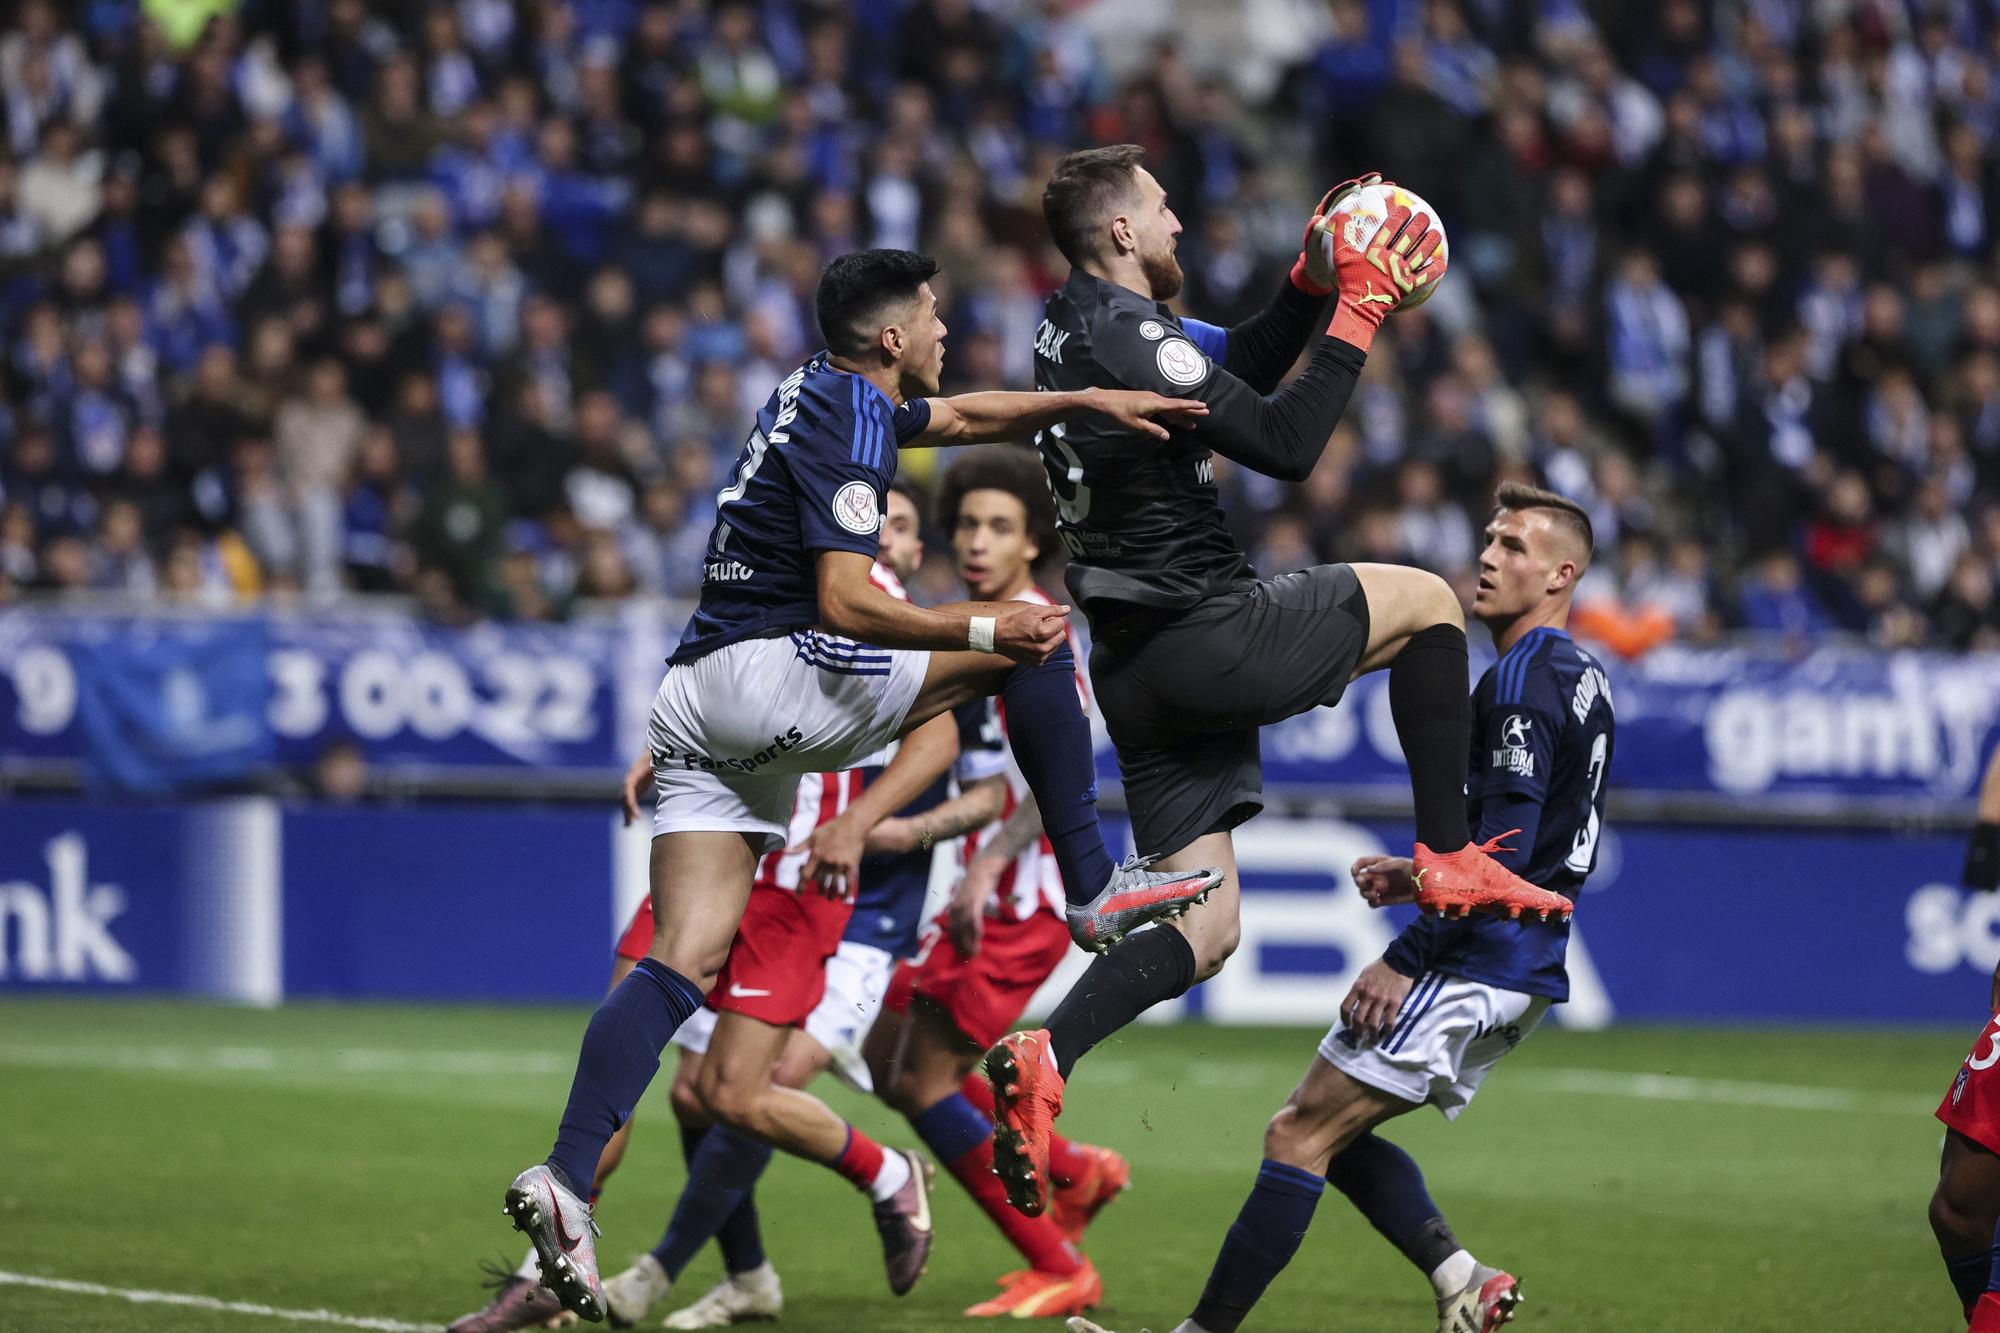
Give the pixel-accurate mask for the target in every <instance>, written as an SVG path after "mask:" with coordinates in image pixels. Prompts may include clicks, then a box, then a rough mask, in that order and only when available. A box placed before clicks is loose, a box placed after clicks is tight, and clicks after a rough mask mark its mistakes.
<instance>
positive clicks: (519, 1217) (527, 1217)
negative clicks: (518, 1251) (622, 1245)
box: [507, 1164, 604, 1324]
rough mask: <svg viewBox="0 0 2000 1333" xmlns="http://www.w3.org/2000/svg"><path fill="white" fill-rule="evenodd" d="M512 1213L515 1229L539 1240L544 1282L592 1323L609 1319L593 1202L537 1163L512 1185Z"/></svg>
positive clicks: (509, 1208) (509, 1212)
mask: <svg viewBox="0 0 2000 1333" xmlns="http://www.w3.org/2000/svg"><path fill="white" fill-rule="evenodd" d="M507 1216H508V1217H510V1218H512V1219H514V1229H515V1230H516V1231H519V1232H522V1233H524V1234H525V1235H526V1236H527V1237H528V1239H529V1240H531V1241H533V1242H534V1245H535V1254H536V1255H537V1256H538V1257H539V1258H540V1259H541V1263H542V1285H543V1286H545V1287H547V1288H548V1289H549V1290H550V1291H553V1292H554V1293H555V1294H556V1299H557V1300H559V1301H561V1302H562V1303H563V1308H564V1309H565V1310H574V1311H575V1312H576V1313H577V1314H580V1315H582V1316H583V1317H584V1318H585V1319H588V1320H589V1321H590V1322H591V1323H593V1324H594V1323H597V1322H599V1321H600V1320H602V1319H603V1318H604V1283H603V1282H602V1281H600V1280H599V1278H598V1276H597V1243H596V1241H595V1239H594V1237H595V1236H596V1234H597V1223H596V1222H595V1221H594V1220H593V1219H592V1218H591V1215H590V1205H589V1204H587V1203H585V1202H584V1201H583V1200H582V1199H579V1198H577V1197H576V1195H575V1194H574V1193H572V1192H571V1191H570V1190H569V1189H567V1188H566V1187H565V1186H564V1185H563V1184H562V1183H561V1182H560V1181H558V1180H557V1179H556V1175H555V1172H553V1171H551V1170H549V1168H548V1167H546V1166H543V1165H540V1164H537V1165H535V1166H531V1167H529V1168H528V1169H527V1170H526V1171H523V1172H522V1173H521V1174H520V1175H518V1176H515V1177H514V1183H513V1184H511V1185H509V1186H508V1187H507Z"/></svg>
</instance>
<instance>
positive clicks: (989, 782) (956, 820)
mask: <svg viewBox="0 0 2000 1333" xmlns="http://www.w3.org/2000/svg"><path fill="white" fill-rule="evenodd" d="M936 721H937V719H936V718H933V719H932V720H931V721H930V722H926V723H924V726H927V727H928V726H932V725H934V724H935V723H936ZM1006 807H1007V779H1006V778H1004V777H1001V776H999V775H997V774H996V775H994V776H993V777H990V778H981V779H980V780H979V781H977V782H974V783H970V784H968V785H967V786H966V788H965V790H964V791H962V792H960V793H959V794H958V795H956V796H954V797H952V798H951V799H950V800H948V801H940V802H939V803H938V804H936V805H934V806H932V807H931V808H930V809H928V810H926V811H924V812H923V813H922V814H920V815H908V816H902V815H899V816H897V817H895V818H893V819H885V820H883V821H882V822H881V823H879V824H877V825H876V826H875V828H874V830H873V831H872V832H870V833H869V835H868V854H869V855H870V856H873V855H875V854H877V853H891V854H894V853H899V852H914V851H924V850H927V849H929V848H930V847H932V846H935V845H936V844H937V843H940V842H949V841H951V840H952V839H953V838H956V837H959V836H961V835H962V834H966V833H970V832H972V831H973V830H974V829H980V828H985V827H986V826H987V825H988V824H991V823H992V822H993V821H994V820H996V819H998V818H999V817H1000V812H1001V811H1002V810H1004V809H1006Z"/></svg>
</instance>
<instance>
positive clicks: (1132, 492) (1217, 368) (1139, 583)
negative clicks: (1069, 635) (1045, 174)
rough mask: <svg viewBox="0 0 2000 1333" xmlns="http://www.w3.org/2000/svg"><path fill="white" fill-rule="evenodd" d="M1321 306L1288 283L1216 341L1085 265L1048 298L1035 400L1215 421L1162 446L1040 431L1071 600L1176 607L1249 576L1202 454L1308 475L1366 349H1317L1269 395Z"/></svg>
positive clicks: (1091, 429)
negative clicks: (1161, 397) (1082, 400)
mask: <svg viewBox="0 0 2000 1333" xmlns="http://www.w3.org/2000/svg"><path fill="white" fill-rule="evenodd" d="M1321 305H1322V302H1321V300H1320V299H1319V298H1316V297H1311V296H1307V295H1306V294H1304V293H1301V292H1298V291H1297V290H1296V289H1295V288H1292V287H1291V286H1290V284H1289V283H1288V284H1286V285H1285V287H1284V288H1283V289H1281V291H1280V292H1279V295H1278V297H1277V299H1276V300H1275V301H1273V303H1272V305H1271V306H1270V308H1268V309H1267V310H1266V311H1265V312H1263V313H1262V314H1260V315H1258V316H1256V317H1254V318H1253V319H1251V320H1249V321H1246V323H1245V324H1243V325H1241V326H1239V327H1237V328H1235V329H1230V330H1226V331H1225V330H1223V329H1219V328H1216V327H1215V326H1213V325H1209V324H1203V323H1201V322H1200V321H1199V320H1192V319H1190V320H1182V319H1181V318H1179V317H1178V316H1176V315H1175V314H1174V313H1173V311H1171V310H1169V309H1168V308H1167V307H1166V306H1165V305H1162V304H1161V303H1159V302H1157V301H1154V300H1151V299H1149V298H1148V297H1145V296H1142V295H1140V294H1139V293H1138V292H1135V291H1132V290H1130V289H1129V288H1126V287H1121V286H1119V285H1117V284H1116V283H1111V282H1106V281H1104V280H1103V279H1101V278H1098V277H1095V276H1093V275H1091V274H1089V273H1086V272H1084V271H1083V270H1082V269H1072V270H1071V271H1070V276H1069V280H1068V281H1067V282H1065V283H1064V284H1063V285H1062V287H1061V288H1060V289H1058V290H1057V291H1056V293H1055V294H1054V295H1053V296H1051V297H1050V298H1049V301H1048V306H1047V308H1046V310H1045V312H1044V314H1045V318H1044V319H1043V321H1042V325H1041V328H1040V330H1039V332H1038V333H1037V334H1036V337H1035V387H1036V388H1038V389H1043V390H1054V391H1060V390H1075V389H1086V388H1092V387H1101V388H1107V389H1150V390H1152V391H1154V392H1155V393H1161V394H1166V395H1168V396H1170V397H1177V398H1198V399H1201V400H1203V401H1205V402H1207V403H1208V404H1209V416H1207V417H1205V418H1202V419H1200V420H1199V421H1197V422H1196V423H1195V424H1194V425H1192V426H1189V427H1185V428H1177V429H1174V430H1173V433H1172V437H1171V438H1170V439H1167V440H1164V441H1162V440H1159V439H1156V438H1154V437H1152V436H1149V435H1142V434H1140V433H1139V432H1137V431H1131V430H1125V429H1123V428H1121V427H1119V426H1117V425H1116V424H1114V423H1113V422H1112V421H1111V420H1110V419H1109V418H1106V417H1102V416H1097V415H1088V416H1084V417H1080V418H1077V419H1076V420H1073V421H1070V422H1068V423H1066V424H1063V425H1058V426H1053V427H1050V428H1049V429H1047V430H1044V431H1041V432H1039V433H1038V434H1037V435H1036V437H1035V443H1036V446H1037V447H1038V448H1039V449H1040V450H1041V454H1042V463H1043V465H1044V466H1045V467H1046V468H1047V469H1048V474H1049V488H1050V489H1051V490H1052V491H1053V492H1054V493H1055V501H1056V516H1057V521H1058V527H1059V528H1060V530H1061V533H1062V538H1063V542H1064V544H1065V545H1067V546H1068V547H1069V553H1070V566H1069V574H1068V582H1069V589H1070V593H1071V595H1072V596H1073V597H1074V598H1075V599H1076V602H1077V604H1078V605H1079V606H1081V607H1083V609H1084V610H1085V612H1086V613H1087V614H1095V613H1096V612H1097V611H1098V610H1100V609H1102V608H1104V607H1105V605H1106V604H1119V605H1126V606H1139V607H1155V608H1163V609H1179V608H1185V607H1189V606H1192V605H1194V604H1195V603H1197V602H1199V601H1201V600H1202V599H1203V598H1205V597H1208V596H1211V595H1213V594H1214V593H1216V592H1218V591H1220V590H1221V589H1223V588H1226V587H1227V586H1229V585H1230V584H1232V583H1235V582H1238V581H1240V580H1243V579H1251V578H1255V577H1256V576H1257V575H1256V571H1255V570H1254V569H1252V568H1251V565H1250V560H1249V558H1248V557H1247V556H1246V555H1244V553H1243V548H1242V547H1241V546H1239V545H1238V544H1237V541H1236V538H1235V537H1234V536H1233V535H1232V534H1231V533H1230V531H1229V528H1228V527H1227V525H1225V524H1224V522H1223V517H1222V507H1221V505H1220V504H1219V503H1218V502H1217V498H1216V489H1215V463H1214V457H1213V453H1212V452H1211V450H1213V451H1214V452H1217V453H1221V454H1222V455H1224V456H1225V457H1228V458H1231V459H1234V460H1236V461H1238V462H1240V463H1243V464H1244V465H1245V466H1248V467H1251V468H1254V469H1256V470H1258V471H1261V472H1265V473H1267V474H1269V475H1272V476H1276V477H1280V478H1284V479H1287V480H1300V479H1303V477H1304V476H1305V474H1306V473H1308V472H1310V471H1311V470H1312V464H1313V462H1315V461H1316V460H1317V459H1318V457H1319V452H1320V450H1321V449H1323V448H1324V447H1325V445H1326V440H1327V437H1328V436H1329V435H1330V434H1331V433H1332V430H1333V427H1334V425H1335V424H1336V423H1337V422H1338V420H1339V417H1340V411H1341V408H1342V407H1344V406H1345V404H1346V401H1347V396H1348V393H1349V392H1350V391H1351V390H1352V388H1353V382H1354V377H1355V376H1356V374H1358V372H1359V370H1360V368H1361V364H1362V360H1363V356H1362V353H1361V352H1360V351H1358V350H1357V349H1355V348H1353V347H1351V346H1349V345H1348V344H1346V343H1344V342H1340V341H1339V340H1337V339H1333V338H1330V337H1328V338H1322V339H1321V340H1320V342H1321V346H1320V348H1319V349H1318V350H1316V351H1315V353H1314V359H1313V363H1312V366H1311V367H1310V368H1309V369H1308V371H1307V373H1306V374H1305V375H1303V376H1301V377H1300V379H1299V380H1297V381H1295V382H1294V383H1293V384H1292V385H1290V386H1288V387H1287V388H1286V390H1285V391H1284V392H1283V393H1281V394H1278V395H1275V396H1274V397H1271V398H1265V397H1263V395H1265V394H1268V393H1270V392H1271V390H1272V389H1273V388H1274V387H1275V385H1276V383H1277V381H1278V379H1279V378H1280V377H1281V376H1282V375H1283V373H1284V372H1285V370H1287V369H1289V368H1290V366H1291V365H1292V363H1293V362H1294V361H1296V360H1297V359H1298V355H1299V352H1300V350H1301V349H1302V348H1303V347H1304V345H1305V343H1306V341H1307V339H1308V337H1309V335H1310V333H1311V331H1312V324H1313V322H1314V320H1315V318H1316V317H1317V315H1318V313H1319V311H1320V308H1321ZM1295 391H1296V392H1295Z"/></svg>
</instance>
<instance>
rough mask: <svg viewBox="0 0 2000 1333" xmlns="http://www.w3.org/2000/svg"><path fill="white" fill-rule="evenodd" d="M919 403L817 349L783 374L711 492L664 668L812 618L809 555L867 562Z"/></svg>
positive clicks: (922, 413)
mask: <svg viewBox="0 0 2000 1333" xmlns="http://www.w3.org/2000/svg"><path fill="white" fill-rule="evenodd" d="M930 421H931V408H930V403H929V402H927V401H926V400H924V399H922V398H917V399H912V400H911V401H910V402H907V403H905V404H903V405H902V406H901V407H897V406H896V405H895V404H894V403H892V402H890V401H889V398H888V395H886V394H884V393H883V392H882V391H881V390H880V389H878V388H876V387H875V386H874V385H873V384H871V383H869V382H868V381H867V380H865V379H863V378H862V377H861V376H859V375H850V374H848V373H847V372H846V371H843V370H836V369H834V368H833V367H832V366H830V365H828V364H827V353H825V352H821V353H819V355H817V356H815V357H813V359H812V360H810V361H808V362H806V363H805V364H804V365H803V366H800V367H799V368H798V369H797V370H795V371H793V372H792V373H791V374H790V375H789V376H787V377H786V379H785V382H784V383H782V384H780V385H779V386H778V388H777V391H776V392H775V393H773V394H772V395H771V397H770V400H769V401H768V402H766V403H765V404H764V406H763V409H762V410H761V411H759V412H758V413H757V424H756V426H755V427H753V428H752V429H751V431H750V438H749V439H748V440H746V441H745V442H744V445H743V452H742V453H740V454H738V455H737V457H736V468H735V472H734V474H733V476H732V478H731V480H730V483H729V485H727V486H725V487H724V488H723V489H722V491H721V493H720V494H718V495H717V496H716V497H715V528H714V531H713V532H711V533H710V534H709V538H708V549H707V551H706V553H705V554H704V556H703V564H702V579H701V601H700V604H699V605H697V606H696V607H695V612H694V615H693V616H692V617H691V618H690V619H689V620H688V623H687V628H686V629H684V630H682V631H681V642H680V647H679V648H677V649H675V650H674V655H673V656H672V657H670V658H668V659H667V660H668V661H669V662H692V661H694V660H695V659H696V658H699V657H702V656H704V655H706V654H708V653H712V652H714V651H715V650H716V649H717V648H720V647H722V646H723V645H724V644H729V643H735V642H736V641H737V640H739V639H748V638H753V637H755V636H757V635H759V634H764V633H767V632H769V631H772V630H784V629H798V628H802V627H805V626H810V625H817V624H818V623H819V599H818V596H817V594H816V592H815V582H814V573H813V559H814V556H815V555H816V554H817V553H818V552H820V551H853V552H855V553H856V554H858V555H865V556H869V557H870V558H872V557H873V556H874V555H875V548H876V545H877V539H876V531H877V529H879V528H880V527H881V526H882V512H883V505H884V502H885V500H886V497H887V493H888V489H889V482H890V480H891V479H893V478H894V477H895V475H896V447H897V446H898V445H901V444H907V443H909V442H910V441H911V440H913V439H915V438H916V437H917V436H919V435H921V434H923V432H924V430H925V428H927V427H928V426H929V425H930Z"/></svg>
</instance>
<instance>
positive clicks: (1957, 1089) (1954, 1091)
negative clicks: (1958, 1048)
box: [1951, 1068, 1972, 1106]
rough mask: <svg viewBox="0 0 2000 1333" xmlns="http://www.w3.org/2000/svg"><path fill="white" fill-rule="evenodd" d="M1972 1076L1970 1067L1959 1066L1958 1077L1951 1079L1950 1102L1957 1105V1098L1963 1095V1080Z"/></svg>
mask: <svg viewBox="0 0 2000 1333" xmlns="http://www.w3.org/2000/svg"><path fill="white" fill-rule="evenodd" d="M1971 1077H1972V1071H1971V1070H1970V1069H1965V1068H1961V1069H1960V1070H1959V1071H1958V1077H1957V1078H1955V1079H1953V1080H1952V1081H1951V1104H1952V1105H1953V1106H1956V1105H1958V1099H1959V1098H1960V1097H1963V1096H1964V1095H1965V1081H1966V1080H1967V1079H1969V1078H1971Z"/></svg>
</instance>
